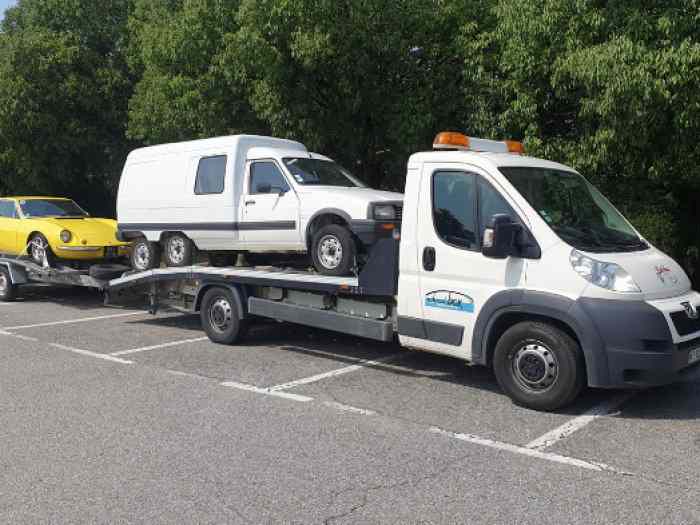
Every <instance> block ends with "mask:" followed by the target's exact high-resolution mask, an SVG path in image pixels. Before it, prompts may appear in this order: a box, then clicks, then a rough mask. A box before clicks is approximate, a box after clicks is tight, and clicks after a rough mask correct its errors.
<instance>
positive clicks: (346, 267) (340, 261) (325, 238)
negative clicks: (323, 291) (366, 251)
mask: <svg viewBox="0 0 700 525" xmlns="http://www.w3.org/2000/svg"><path fill="white" fill-rule="evenodd" d="M356 252H357V247H356V246H355V240H354V239H353V238H352V234H351V233H350V231H349V230H348V229H347V228H345V227H344V226H341V225H339V224H328V225H327V226H324V227H323V228H321V229H320V230H318V231H317V232H316V234H315V235H314V239H313V242H312V243H311V258H312V260H313V263H314V267H315V268H316V270H318V271H319V272H320V273H322V274H324V275H347V274H349V273H350V271H351V269H352V265H353V263H354V261H355V254H356Z"/></svg>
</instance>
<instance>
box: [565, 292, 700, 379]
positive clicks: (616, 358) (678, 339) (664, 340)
mask: <svg viewBox="0 0 700 525" xmlns="http://www.w3.org/2000/svg"><path fill="white" fill-rule="evenodd" d="M686 301H692V302H693V303H695V304H698V305H700V296H698V295H697V294H695V293H694V292H692V293H690V294H686V295H684V296H681V297H676V298H672V299H666V300H663V301H649V302H637V301H634V302H627V301H603V300H596V299H584V298H582V299H579V300H578V301H577V302H576V303H577V304H576V307H575V310H578V315H576V317H577V318H578V320H579V321H581V324H580V326H581V328H583V329H584V332H586V334H585V337H584V338H585V340H586V343H585V344H584V353H585V354H586V358H587V359H586V360H587V365H588V367H589V384H590V386H595V387H604V388H629V387H648V386H657V385H663V384H668V383H672V382H676V381H683V380H686V379H689V378H692V377H695V376H696V375H698V376H700V350H698V349H699V348H700V322H699V323H698V330H697V331H695V332H693V333H688V334H687V335H685V336H680V335H679V334H678V332H677V330H676V329H675V325H674V322H673V319H672V317H671V314H675V313H677V312H683V306H682V304H681V303H683V302H686ZM613 303H614V304H613ZM584 319H585V320H584Z"/></svg>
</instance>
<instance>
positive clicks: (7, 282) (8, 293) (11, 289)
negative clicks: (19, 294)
mask: <svg viewBox="0 0 700 525" xmlns="http://www.w3.org/2000/svg"><path fill="white" fill-rule="evenodd" d="M16 291H17V287H16V286H15V285H14V284H12V279H11V278H10V272H9V271H8V270H7V268H5V267H4V266H2V267H0V301H2V302H3V303H9V302H12V301H14V300H15V294H16Z"/></svg>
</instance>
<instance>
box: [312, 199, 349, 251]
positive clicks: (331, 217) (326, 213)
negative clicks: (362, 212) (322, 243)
mask: <svg viewBox="0 0 700 525" xmlns="http://www.w3.org/2000/svg"><path fill="white" fill-rule="evenodd" d="M351 221H352V217H350V214H348V213H347V212H346V211H343V210H341V209H338V208H323V209H322V210H318V211H317V212H316V213H314V214H313V215H312V216H311V218H310V219H309V222H308V223H307V225H306V234H305V239H304V240H305V242H306V249H307V250H311V242H312V241H313V238H314V233H316V232H317V231H318V230H319V228H322V227H323V226H326V225H327V224H340V225H343V226H347V227H348V228H349V227H350V223H351Z"/></svg>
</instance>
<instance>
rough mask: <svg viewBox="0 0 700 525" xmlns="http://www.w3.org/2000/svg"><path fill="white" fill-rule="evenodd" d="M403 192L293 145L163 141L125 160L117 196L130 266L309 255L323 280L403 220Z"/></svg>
mask: <svg viewBox="0 0 700 525" xmlns="http://www.w3.org/2000/svg"><path fill="white" fill-rule="evenodd" d="M401 212H402V195H401V194H400V193H392V192H386V191H377V190H373V189H370V188H367V187H365V186H364V185H363V184H362V183H361V182H360V181H359V180H357V179H356V178H355V177H353V176H352V175H351V174H350V173H348V172H347V171H346V170H345V169H343V168H342V167H341V166H339V165H338V164H336V163H335V162H334V161H333V160H331V159H329V158H327V157H324V156H322V155H318V154H316V153H310V152H309V151H308V150H307V149H306V147H305V146H304V145H303V144H300V143H299V142H294V141H291V140H283V139H277V138H272V137H259V136H252V135H236V136H229V137H219V138H213V139H205V140H196V141H191V142H181V143H176V144H166V145H161V146H153V147H148V148H142V149H137V150H135V151H133V152H131V154H130V155H129V156H128V158H127V161H126V165H125V166H124V171H123V173H122V177H121V182H120V184H119V194H118V199H117V215H118V223H119V226H118V227H119V233H118V237H119V238H120V239H122V240H128V241H133V242H134V246H133V250H132V266H133V267H134V268H135V269H137V270H147V269H151V268H155V267H157V266H159V265H160V256H161V253H162V254H163V258H164V259H165V263H166V264H167V265H168V266H188V265H191V264H192V263H193V257H194V253H195V249H197V250H199V251H202V252H208V253H209V254H210V261H211V262H212V263H213V264H215V265H228V264H230V263H231V259H232V258H231V255H233V254H235V253H236V252H253V253H259V252H307V253H310V254H311V256H312V260H313V263H314V266H315V267H316V269H317V270H318V271H319V272H321V273H323V274H326V275H344V274H347V273H349V272H351V271H352V269H353V267H354V266H355V264H356V259H357V256H359V255H362V254H365V253H367V251H368V248H369V247H370V246H371V245H373V244H374V242H375V241H376V240H377V239H378V238H381V237H385V236H390V235H392V233H393V231H394V229H395V228H396V227H398V225H399V223H400V220H401Z"/></svg>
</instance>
